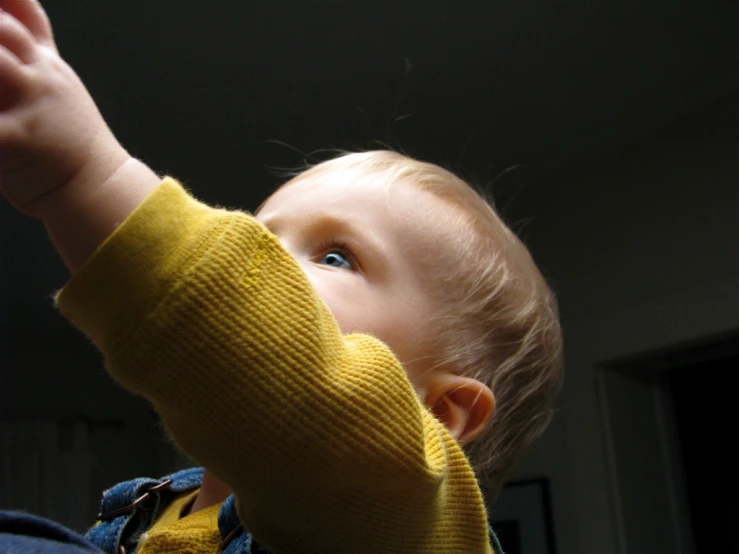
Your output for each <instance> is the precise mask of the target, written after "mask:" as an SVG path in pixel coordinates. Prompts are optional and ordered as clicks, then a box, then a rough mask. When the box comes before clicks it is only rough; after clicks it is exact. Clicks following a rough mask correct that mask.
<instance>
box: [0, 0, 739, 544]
mask: <svg viewBox="0 0 739 554" xmlns="http://www.w3.org/2000/svg"><path fill="white" fill-rule="evenodd" d="M43 4H44V6H45V7H46V8H47V10H48V12H49V15H50V17H51V19H52V21H53V23H54V25H55V33H56V37H57V40H58V43H59V46H60V50H61V52H62V54H63V55H64V56H65V58H66V59H67V60H68V61H69V62H70V63H71V65H72V66H73V67H75V69H76V70H77V71H78V72H79V74H80V75H81V77H82V78H83V80H84V81H85V83H86V84H87V85H88V87H89V88H90V90H91V92H92V94H93V96H94V97H95V99H96V100H97V101H98V104H99V106H100V108H101V111H102V112H103V114H104V115H105V117H106V119H107V120H108V121H109V123H110V125H111V126H112V128H113V129H114V131H115V132H116V133H117V135H118V136H119V138H120V140H121V141H122V143H123V144H124V145H125V146H126V147H127V148H129V149H130V151H131V152H132V153H133V154H135V155H136V156H139V157H141V158H142V159H144V160H145V161H146V162H147V163H149V164H150V165H151V166H152V167H153V168H155V169H156V170H157V171H159V172H161V173H170V174H173V175H175V176H176V177H179V178H180V179H183V180H184V181H185V182H186V183H187V184H188V185H189V186H190V187H191V188H192V190H193V191H194V192H195V193H196V194H197V195H198V196H200V197H201V198H203V199H205V200H208V201H211V202H216V203H219V204H222V205H228V206H238V207H244V208H247V209H250V208H254V207H256V206H257V205H258V204H259V202H261V200H262V199H263V198H264V197H265V196H266V195H267V194H268V193H269V192H270V191H271V190H272V189H273V188H274V187H275V186H276V185H277V184H278V183H279V182H281V178H280V177H278V176H277V175H276V174H277V173H279V171H278V169H279V168H293V167H295V166H296V165H298V164H300V163H301V162H303V161H304V160H307V161H312V160H314V159H323V158H325V157H326V156H328V155H329V154H328V153H326V152H325V151H322V150H325V149H331V148H346V149H357V148H371V147H378V146H379V145H380V144H387V145H389V146H392V147H393V148H400V149H404V150H406V151H408V152H409V153H411V154H413V155H416V156H418V157H420V158H423V159H427V160H429V161H433V162H437V163H442V164H444V165H447V166H449V167H450V168H452V169H454V170H456V171H458V172H459V173H461V174H462V175H464V176H466V177H468V178H470V179H472V180H474V181H477V182H479V183H481V184H485V185H488V188H490V189H491V190H492V192H493V193H494V194H495V195H496V196H497V198H498V205H499V207H500V208H501V211H502V212H503V213H504V215H505V216H507V218H508V219H509V221H510V222H511V223H512V224H513V226H514V228H515V229H516V230H518V231H519V232H520V233H521V235H522V236H523V237H524V238H525V239H526V242H527V243H528V244H529V246H530V247H531V249H532V251H533V253H534V256H535V258H536V259H537V260H538V261H539V263H540V265H541V267H542V269H543V270H544V272H545V273H546V274H547V275H548V276H549V278H550V280H551V281H552V283H553V285H554V287H555V288H556V289H557V291H558V293H559V296H560V301H561V304H562V312H563V317H564V325H565V337H566V348H567V371H568V376H567V381H566V384H565V389H564V391H563V394H562V399H561V409H560V413H559V414H558V416H557V418H556V419H555V422H554V424H553V425H552V428H551V430H550V431H549V432H548V433H547V435H546V436H545V437H544V439H543V440H542V441H541V443H540V444H539V445H538V446H537V448H536V449H535V451H534V452H533V453H532V455H531V456H530V457H529V459H528V460H527V461H526V462H525V463H524V465H523V466H522V468H521V469H520V471H519V472H518V473H517V475H516V478H528V477H541V476H544V477H546V478H547V479H549V482H550V484H551V492H552V505H553V508H554V510H553V512H554V517H553V522H554V529H555V537H556V544H557V546H558V551H559V552H582V553H589V552H626V551H628V552H641V551H644V552H647V551H650V552H655V551H657V552H672V551H675V552H693V551H695V544H696V541H694V539H693V537H692V534H691V533H690V532H685V531H684V530H683V529H684V528H689V512H690V507H689V506H687V507H686V501H684V500H680V499H679V498H678V497H681V495H682V492H681V491H682V489H681V488H680V483H679V482H678V481H679V480H678V479H672V480H670V481H669V483H668V484H667V485H665V487H666V489H665V490H667V492H664V491H662V489H660V490H657V489H656V488H655V487H653V486H651V485H650V483H651V482H652V481H654V479H652V478H651V477H649V478H648V476H645V474H640V473H639V471H638V468H637V467H636V466H637V465H638V464H636V462H632V461H630V460H631V458H629V456H628V455H627V454H624V452H625V450H624V448H625V447H624V444H625V443H624V441H623V437H625V436H629V432H630V429H629V427H628V425H627V423H626V422H625V419H624V418H623V417H622V416H623V412H619V411H618V410H617V409H614V405H615V406H627V407H628V406H632V405H633V406H637V404H638V402H641V404H638V405H639V406H641V408H643V410H644V413H656V411H655V410H656V408H655V407H654V406H653V405H652V404H650V402H653V400H654V398H655V397H656V396H655V394H656V393H655V391H656V390H657V389H656V388H654V387H656V385H654V386H652V385H649V386H650V387H652V388H648V389H645V390H646V392H644V390H642V389H641V388H639V387H638V386H637V385H636V384H634V382H632V381H629V380H628V379H631V377H628V378H625V379H627V381H625V382H622V381H621V380H619V379H620V377H614V375H615V374H612V373H604V371H605V372H607V371H609V370H608V369H605V368H607V367H611V365H610V362H611V361H613V360H623V359H632V358H633V359H638V358H640V356H643V355H645V354H646V353H653V352H663V351H669V350H671V349H675V348H678V347H680V346H683V345H685V344H688V343H689V344H692V343H694V342H696V341H698V342H700V343H706V344H708V343H711V341H713V340H714V339H715V338H716V337H725V336H727V334H728V335H729V336H732V333H736V332H737V330H739V295H738V294H737V291H738V290H739V289H738V288H737V285H738V284H739V283H737V277H738V276H739V223H737V222H738V221H739V217H737V216H738V215H739V197H738V194H739V189H738V188H737V186H738V185H737V183H738V179H737V134H738V132H737V93H738V91H739V61H738V56H739V54H738V53H739V44H737V42H738V38H737V37H739V9H738V8H737V4H736V3H731V2H719V1H713V2H702V3H698V2H672V3H669V4H668V3H663V2H644V3H640V4H639V5H638V6H637V5H634V6H629V5H621V4H613V5H601V4H599V3H588V2H570V3H560V4H556V5H555V4H551V3H544V2H533V3H532V2H528V3H523V2H518V1H517V2H513V1H508V2H490V1H489V0H486V1H478V0H475V1H464V2H446V1H441V0H439V1H431V0H429V1H423V2H422V1H403V2H396V1H384V2H372V3H369V2H367V3H350V2H336V1H320V2H305V1H301V2H298V1H297V0H292V1H287V0H282V1H276V2H241V1H238V0H217V1H213V2H209V3H205V2H198V1H195V0H148V1H146V2H143V1H133V2H132V1H131V0H126V1H123V0H109V1H106V2H99V1H93V0H72V1H70V0H65V1H62V0H47V1H45V2H43ZM0 210H1V211H0V225H1V226H2V228H1V231H0V252H1V257H0V264H2V265H1V266H0V271H1V273H0V278H1V279H2V281H1V285H2V286H1V287H0V328H1V330H2V335H1V336H0V340H1V341H2V342H0V403H1V404H0V407H1V408H2V415H3V419H4V421H6V422H15V423H18V422H29V421H43V422H57V423H55V424H56V427H57V428H58V431H57V434H58V440H59V443H60V444H62V443H63V446H64V448H67V447H69V445H70V444H74V445H76V444H77V443H76V442H75V441H76V440H77V439H75V438H74V437H77V436H78V435H77V434H75V431H74V429H77V428H78V427H76V425H77V423H79V422H80V421H82V422H85V429H87V431H86V434H85V435H84V436H85V439H84V441H83V442H85V441H86V445H87V446H86V447H85V448H86V449H87V450H88V451H90V452H92V453H93V454H94V460H93V461H92V462H90V468H91V469H90V472H91V474H92V476H93V478H92V482H91V484H90V483H88V485H87V486H88V487H89V489H90V490H89V500H85V501H83V502H82V503H81V506H82V507H80V512H79V513H80V514H81V515H79V516H78V518H77V519H74V518H73V519H71V520H70V521H71V522H72V523H80V524H82V523H83V522H84V521H85V517H87V516H86V514H85V513H84V512H83V511H82V510H84V509H85V507H87V508H86V509H87V510H88V512H89V513H90V514H92V513H93V511H92V510H94V503H95V501H96V496H97V491H98V490H100V489H102V488H103V487H105V486H107V485H109V484H110V483H111V482H113V481H115V480H118V479H124V478H128V477H131V476H133V475H136V474H144V473H163V472H166V471H168V470H169V469H170V468H171V467H172V466H174V465H175V464H177V463H182V460H181V459H178V457H177V455H176V454H175V453H174V452H173V451H172V449H171V448H169V446H168V445H167V444H166V442H162V440H161V438H160V436H159V432H158V428H157V425H156V419H155V417H154V416H153V414H151V412H150V410H149V409H148V407H147V406H146V404H145V403H144V402H142V401H140V400H139V399H136V398H131V397H129V396H128V395H126V394H124V393H123V392H122V391H121V390H120V389H119V388H118V387H117V386H115V385H114V384H111V383H110V382H109V381H108V379H107V377H106V376H105V375H104V372H103V370H102V367H101V364H100V360H99V357H98V355H97V354H96V353H95V352H94V350H92V349H91V348H90V347H89V345H87V343H86V341H85V340H84V339H82V338H81V337H79V336H78V335H77V334H76V333H75V332H74V331H72V330H70V329H69V328H68V326H67V325H66V324H65V323H64V321H63V320H62V319H61V318H60V317H59V316H58V314H56V313H54V310H53V308H52V306H51V301H50V295H51V293H52V292H53V291H54V290H55V289H56V288H58V287H59V286H61V285H62V284H63V283H64V281H65V279H66V273H65V271H64V269H63V266H62V265H61V263H60V262H59V261H58V260H57V259H56V258H55V255H54V253H53V250H52V248H51V247H50V245H48V244H47V242H46V239H45V237H44V232H43V229H42V228H41V227H40V225H39V224H38V223H36V222H34V221H30V220H25V219H23V218H21V217H20V216H18V215H17V214H15V213H14V212H13V211H12V210H11V209H9V207H8V206H7V204H4V203H2V204H0ZM603 375H605V377H603ZM618 375H621V374H620V373H619V374H618ZM639 382H640V383H641V381H639ZM717 386H720V383H717ZM660 390H661V389H660ZM642 392H644V394H641V393H642ZM640 394H641V396H640ZM639 399H642V400H639ZM660 409H661V408H660ZM660 413H661V412H660ZM651 423H654V422H651ZM651 423H650V425H651ZM654 425H657V424H656V423H654ZM645 428H646V427H645ZM70 429H72V431H70ZM655 429H656V430H655V433H656V434H655V435H654V436H659V437H662V436H663V434H664V433H662V431H660V429H661V428H658V426H657V427H655ZM660 433H662V434H660ZM55 436H56V435H55ZM649 436H651V435H648V434H645V437H646V438H645V439H644V444H640V445H637V444H634V445H632V446H633V448H634V449H639V448H641V450H640V451H641V452H645V453H647V452H651V451H652V450H654V451H655V452H653V453H652V454H650V456H651V458H650V459H652V460H655V462H654V464H655V467H656V468H657V469H656V470H655V471H657V472H658V473H659V471H661V469H663V468H664V467H665V464H667V462H665V460H663V457H664V456H663V452H664V450H665V449H664V448H662V446H660V444H657V445H656V446H655V444H656V443H655V442H654V441H653V440H651V439H649ZM70 437H72V438H70ZM55 440H56V439H55ZM80 440H82V439H80ZM660 440H662V439H660ZM70 441H71V442H70ZM64 448H62V450H64ZM80 448H81V447H80ZM73 450H74V449H73ZM670 463H672V462H670ZM675 464H677V466H679V465H680V464H679V463H678V462H675ZM78 465H79V464H78ZM642 465H643V464H642ZM663 473H669V472H666V471H665V472H663ZM673 473H674V472H673ZM650 475H651V474H650ZM26 477H27V478H28V479H31V478H30V477H28V475H26ZM26 477H24V479H25V478H26ZM0 479H3V481H0V492H2V489H3V487H4V488H5V490H6V491H7V490H10V489H11V488H12V483H10V481H9V479H10V476H9V474H7V473H3V474H0ZM20 482H21V480H20V478H17V479H16V483H20ZM23 482H24V483H25V482H26V481H23ZM29 482H30V481H29ZM650 487H651V488H650ZM16 488H17V487H16ZM633 490H636V491H637V492H636V493H633V494H632V493H631V492H630V491H633ZM650 490H652V493H649V491H650ZM645 491H646V492H645ZM675 491H677V492H675ZM39 494H40V493H39ZM58 494H62V492H61V491H59V492H58ZM630 495H631V496H630ZM639 495H641V496H639ZM11 496H12V498H16V496H14V495H10V494H6V497H11ZM646 497H650V498H652V499H653V505H654V506H657V508H655V509H657V510H662V512H661V513H664V514H666V515H665V516H664V517H663V518H661V519H660V518H656V520H655V521H656V523H655V524H654V525H652V527H649V526H646V527H644V526H642V525H641V523H640V520H639V519H638V518H636V517H635V516H633V515H632V514H633V513H635V512H634V510H633V509H631V507H632V506H633V503H632V504H630V503H629V502H630V501H629V499H630V498H646ZM0 498H2V495H0ZM676 498H677V500H676ZM39 502H40V501H39ZM30 506H31V507H32V508H33V507H35V506H36V505H34V504H30ZM38 506H39V507H40V509H43V508H44V506H42V505H40V504H39V505H38ZM46 507H47V508H49V510H50V511H53V510H51V508H53V506H51V505H48V506H46ZM61 511H62V513H64V511H63V510H61ZM68 512H69V510H67V513H68ZM681 514H682V515H681ZM657 520H659V521H657ZM660 522H661V523H660ZM655 537H656V538H655ZM650 541H651V542H650ZM654 541H656V542H654ZM675 545H677V546H675ZM655 549H656V550H655Z"/></svg>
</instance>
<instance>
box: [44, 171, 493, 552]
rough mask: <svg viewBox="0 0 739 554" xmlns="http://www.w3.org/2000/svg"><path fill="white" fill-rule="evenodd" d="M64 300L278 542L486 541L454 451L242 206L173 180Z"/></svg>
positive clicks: (245, 517) (469, 476)
mask: <svg viewBox="0 0 739 554" xmlns="http://www.w3.org/2000/svg"><path fill="white" fill-rule="evenodd" d="M58 305H59V306H60V308H61V310H62V311H63V313H64V314H65V315H66V316H67V317H68V318H69V319H70V320H71V321H72V322H73V323H74V324H75V325H76V326H77V327H79V328H80V329H81V330H82V331H83V332H85V333H86V334H87V335H88V336H89V337H90V339H91V340H92V341H93V342H94V343H95V344H96V345H97V346H98V348H100V350H101V351H102V352H103V354H104V356H105V360H106V366H107V368H108V370H109V371H110V373H111V374H112V375H113V377H114V378H115V379H116V380H117V381H119V382H120V383H121V384H122V385H123V386H125V387H126V388H128V389H129V390H131V391H133V392H136V393H139V394H142V395H144V396H145V397H146V398H148V399H149V400H150V401H151V402H152V404H153V406H154V407H155V409H156V410H157V412H158V413H159V414H160V416H161V418H162V420H163V421H164V424H165V425H166V427H167V429H168V430H169V432H170V433H171V434H172V436H173V437H174V439H175V440H176V442H177V443H178V444H179V445H180V446H181V447H182V448H183V449H184V450H185V451H186V452H187V453H188V454H189V455H191V456H192V457H193V458H195V459H196V460H198V461H199V462H200V463H202V464H203V465H204V466H206V467H208V468H209V469H210V470H212V471H213V472H214V473H215V474H216V475H218V476H219V477H220V478H221V479H223V481H224V482H226V483H228V485H230V486H231V488H232V489H233V491H234V493H235V494H236V496H237V498H238V501H239V515H240V517H241V519H242V521H243V523H244V526H245V527H246V528H247V529H248V530H249V531H250V532H251V533H252V534H253V535H254V537H255V538H256V539H257V540H258V541H260V542H261V543H262V544H264V545H265V546H267V547H269V548H270V549H272V550H273V551H274V552H278V553H279V552H291V553H292V552H295V553H301V554H305V553H311V552H316V553H318V552H320V553H326V552H342V553H343V552H346V553H360V552H373V553H376V552H385V553H388V552H419V553H435V552H439V553H441V552H460V553H478V552H480V553H489V552H492V549H491V547H490V545H489V543H488V530H487V517H486V512H485V506H484V503H483V500H482V495H481V493H480V490H479V487H478V485H477V481H476V479H475V476H474V474H473V472H472V470H471V468H470V466H469V463H468V461H467V459H466V457H465V456H464V454H463V452H462V450H461V449H460V447H459V445H458V444H457V443H456V441H455V440H454V439H453V438H452V437H451V435H449V433H448V432H447V431H446V429H445V428H444V426H443V425H442V424H440V423H439V422H438V421H437V420H436V419H435V418H434V417H433V415H432V414H431V413H430V412H429V411H428V410H427V409H426V408H424V407H423V405H422V404H421V402H420V400H419V399H418V398H417V396H416V394H415V393H414V390H413V388H412V386H411V384H410V382H409V381H408V379H407V377H406V375H405V372H404V371H403V368H402V367H401V365H400V364H399V362H398V361H397V359H396V358H395V357H394V356H393V354H392V353H391V352H390V351H389V349H388V348H387V347H386V346H385V345H384V344H382V343H381V342H380V341H378V340H376V339H374V338H372V337H370V336H367V335H361V334H354V335H348V336H343V335H342V334H341V332H340V331H339V328H338V326H337V324H336V322H335V320H334V319H333V317H332V316H331V314H330V313H329V311H328V309H327V308H326V307H325V305H324V304H323V303H322V302H321V301H320V300H319V299H318V297H317V296H316V294H315V292H314V291H313V289H312V287H311V286H310V284H309V283H308V281H307V279H306V277H305V275H304V274H303V272H302V270H301V269H300V267H299V266H298V264H297V263H296V262H295V261H294V260H293V259H292V257H291V256H290V255H289V254H288V253H286V252H285V251H284V250H283V249H282V247H281V245H280V243H279V241H278V240H277V239H276V238H275V237H274V236H273V235H272V234H270V233H269V231H267V230H266V229H265V228H264V227H263V226H262V225H261V224H259V223H258V222H257V221H256V220H255V219H254V218H252V217H251V216H249V215H247V214H244V213H239V212H231V211H226V210H220V209H214V208H211V207H208V206H206V205H204V204H202V203H199V202H198V201H196V200H195V199H193V198H192V197H190V196H189V195H187V193H186V192H185V191H184V190H183V189H182V187H181V186H180V185H179V184H177V183H176V182H175V181H173V180H171V179H165V180H164V182H163V183H162V184H161V185H160V186H159V187H158V188H157V190H156V191H155V192H153V193H152V194H151V195H150V197H149V198H148V199H147V200H146V201H145V202H144V203H143V204H142V205H141V206H139V208H138V209H137V210H136V211H135V212H134V213H133V214H132V215H131V216H130V217H129V218H128V219H127V220H126V221H125V222H124V224H123V225H121V226H120V227H119V228H118V229H117V230H116V232H115V233H114V234H113V235H112V236H111V237H110V238H109V239H108V240H107V242H106V243H105V244H104V245H103V246H102V247H101V248H100V249H99V250H98V251H97V252H96V253H95V255H94V256H93V257H92V258H90V260H88V262H87V263H86V264H85V266H84V267H83V268H82V269H81V270H80V271H79V272H78V273H77V274H76V275H75V276H74V277H73V279H72V280H71V281H70V282H69V283H68V284H67V285H66V286H65V287H64V289H63V290H62V291H61V293H60V295H59V297H58Z"/></svg>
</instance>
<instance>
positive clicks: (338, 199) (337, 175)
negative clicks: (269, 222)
mask: <svg viewBox="0 0 739 554" xmlns="http://www.w3.org/2000/svg"><path fill="white" fill-rule="evenodd" d="M454 211H455V210H454V209H453V207H452V206H451V205H450V204H448V203H447V202H446V201H445V200H443V199H441V198H439V197H437V196H435V195H434V194H432V193H430V192H428V191H425V190H423V189H421V188H420V187H419V186H416V185H415V184H414V183H412V182H410V181H408V180H398V181H394V182H393V183H388V182H387V180H386V179H384V178H383V175H382V174H372V173H362V172H359V171H356V170H351V169H338V170H335V171H327V172H323V173H316V174H312V173H309V174H307V175H299V176H298V177H296V178H295V179H293V180H292V181H290V182H288V183H287V184H285V185H284V186H283V187H281V188H280V189H278V190H277V191H276V192H275V193H274V194H273V195H272V196H270V197H269V198H268V199H267V200H266V201H265V203H264V204H263V205H262V207H261V208H260V211H259V215H260V219H271V218H275V219H279V218H280V217H285V216H289V215H290V214H294V215H297V214H300V215H302V216H310V215H314V216H315V217H326V218H330V219H338V220H345V221H346V222H347V223H351V224H353V225H355V226H358V227H363V228H365V229H371V230H373V231H374V232H375V233H381V234H382V235H385V236H386V238H389V239H392V240H393V241H394V242H396V243H398V244H403V243H406V242H409V240H408V239H413V240H412V242H413V243H414V244H409V245H407V246H412V247H420V246H422V245H423V243H433V242H436V241H437V240H438V239H439V238H440V237H439V236H437V235H439V234H440V233H442V232H443V229H444V227H445V222H446V221H447V220H450V219H451V218H453V212H454ZM390 235H393V236H390Z"/></svg>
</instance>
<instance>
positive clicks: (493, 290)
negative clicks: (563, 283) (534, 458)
mask: <svg viewBox="0 0 739 554" xmlns="http://www.w3.org/2000/svg"><path fill="white" fill-rule="evenodd" d="M340 169H345V170H353V171H357V172H359V173H361V174H365V175H368V174H371V175H377V174H379V175H381V176H382V179H383V181H384V182H385V183H386V184H387V185H388V186H391V185H392V184H393V183H395V182H398V181H401V180H402V181H405V182H411V183H413V184H415V185H416V186H419V187H421V189H422V190H425V191H428V192H430V193H432V194H434V195H436V196H437V197H440V198H442V199H444V200H445V201H447V202H448V203H449V204H450V205H451V206H453V207H455V208H456V209H454V210H450V217H449V219H448V220H447V221H443V222H440V225H443V226H445V229H444V239H445V242H446V243H447V245H448V247H447V248H440V249H439V250H437V251H434V252H429V253H428V255H426V256H424V257H423V259H422V260H421V263H422V264H423V265H424V266H425V267H424V268H423V269H424V274H425V275H431V276H432V278H431V279H428V278H426V279H424V282H425V284H426V286H427V287H428V291H429V293H430V295H431V298H432V299H433V300H434V301H437V302H439V303H440V305H441V307H442V309H441V310H440V315H439V316H438V318H437V319H436V321H435V322H434V325H433V327H434V328H435V332H434V333H432V336H431V337H428V340H429V342H430V343H433V344H436V345H439V344H440V345H441V355H440V359H439V360H437V363H436V364H435V365H437V366H440V365H443V366H445V367H450V368H453V370H454V371H455V373H458V374H460V375H466V376H468V377H473V378H475V379H478V380H479V381H481V382H483V383H485V384H486V385H488V386H489V387H490V389H491V390H492V391H493V395H494V396H495V400H496V411H495V414H494V416H493V418H492V420H491V422H490V424H489V426H488V427H487V429H486V430H485V431H484V432H483V434H481V435H480V437H478V438H477V439H476V440H475V441H473V442H472V443H471V444H469V445H467V447H466V452H467V455H468V457H469V458H470V461H471V463H472V465H473V467H474V468H475V470H476V472H477V473H478V476H479V477H480V479H481V484H482V485H483V486H484V488H485V489H486V492H487V494H488V496H489V497H492V498H494V497H495V496H496V495H497V493H498V492H499V490H500V487H501V486H502V485H503V482H504V480H505V479H506V477H507V476H508V475H509V474H510V473H511V471H512V470H513V469H514V468H515V466H516V465H517V464H518V463H519V462H520V461H521V459H522V457H523V456H524V454H525V453H526V452H527V450H528V449H529V447H530V446H531V445H532V444H533V443H534V442H535V441H536V439H538V438H539V436H540V435H541V434H542V433H543V432H544V430H545V429H546V427H547V426H548V425H549V422H550V421H551V418H552V414H553V404H554V399H555V397H556V395H557V392H558V391H559V388H560V386H561V380H562V337H561V330H560V324H559V315H558V309H557V303H556V299H555V296H554V294H553V293H552V291H551V290H550V288H549V286H548V285H547V283H546V281H545V279H544V278H543V276H542V275H541V273H540V271H539V269H538V268H537V267H536V264H535V263H534V261H533V259H532V258H531V255H530V254H529V252H528V250H527V249H526V247H525V246H524V245H523V244H522V243H521V241H520V240H519V239H518V238H517V237H516V236H515V234H514V233H512V232H511V231H510V230H509V229H508V228H507V227H506V226H505V224H504V223H503V222H502V220H501V219H500V217H499V216H498V214H497V213H496V212H495V210H494V208H493V207H492V205H491V203H489V202H487V201H486V200H485V198H484V197H483V196H482V195H481V194H480V193H478V192H477V191H475V190H474V189H473V188H472V187H471V186H470V185H469V184H467V183H466V182H465V181H463V180H462V179H460V178H459V177H457V176H456V175H454V174H453V173H451V172H449V171H447V170H445V169H443V168H441V167H439V166H437V165H434V164H430V163H426V162H421V161H418V160H414V159H412V158H409V157H407V156H405V155H402V154H399V153H397V152H392V151H384V150H381V151H370V152H363V153H351V154H344V155H342V156H339V157H338V158H335V159H333V160H329V161H327V162H323V163H321V164H318V165H316V166H314V167H313V168H311V169H309V170H308V171H307V172H306V174H308V173H309V174H313V175H315V174H320V173H323V172H327V171H334V170H340ZM492 498H491V499H492Z"/></svg>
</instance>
